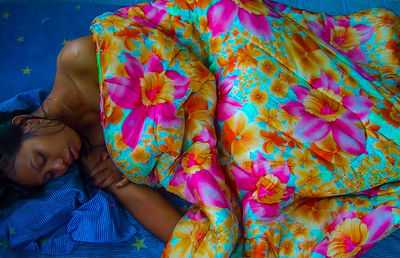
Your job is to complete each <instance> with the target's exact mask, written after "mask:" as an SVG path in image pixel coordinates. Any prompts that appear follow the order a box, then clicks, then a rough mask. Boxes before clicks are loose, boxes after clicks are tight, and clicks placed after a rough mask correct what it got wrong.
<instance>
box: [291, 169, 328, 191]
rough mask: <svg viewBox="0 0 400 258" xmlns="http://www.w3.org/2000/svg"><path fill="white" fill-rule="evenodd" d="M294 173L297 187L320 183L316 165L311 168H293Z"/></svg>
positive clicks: (312, 185)
mask: <svg viewBox="0 0 400 258" xmlns="http://www.w3.org/2000/svg"><path fill="white" fill-rule="evenodd" d="M295 175H296V176H297V180H296V186H297V187H308V188H312V187H314V186H318V185H319V184H321V183H322V178H321V177H320V170H319V169H318V168H316V167H313V168H311V169H303V168H297V169H295Z"/></svg>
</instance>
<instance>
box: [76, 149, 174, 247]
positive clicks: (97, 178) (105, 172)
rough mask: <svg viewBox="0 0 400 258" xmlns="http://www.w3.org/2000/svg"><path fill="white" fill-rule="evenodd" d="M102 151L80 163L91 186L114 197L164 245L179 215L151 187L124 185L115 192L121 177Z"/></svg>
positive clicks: (99, 150)
mask: <svg viewBox="0 0 400 258" xmlns="http://www.w3.org/2000/svg"><path fill="white" fill-rule="evenodd" d="M104 148H105V147H104ZM104 148H101V147H100V148H95V149H92V150H91V152H90V153H89V155H87V159H85V160H82V161H84V162H86V164H85V163H84V164H83V165H84V166H85V167H86V170H87V171H88V172H89V174H90V176H91V177H92V178H93V179H94V181H93V184H94V186H97V187H99V188H101V189H104V190H106V191H108V192H110V193H112V194H113V195H114V196H116V197H117V198H118V199H119V201H120V203H121V204H122V206H124V207H125V208H126V209H127V210H128V211H129V212H130V213H131V214H132V215H133V216H134V217H135V218H136V219H137V220H138V221H139V222H140V223H141V224H142V225H143V226H144V227H145V228H146V229H147V230H149V231H150V232H151V233H153V234H154V235H155V236H156V237H158V238H159V239H161V240H162V241H164V242H167V241H168V239H169V237H170V236H171V234H172V232H173V230H174V228H175V225H176V224H177V223H178V221H179V219H180V218H181V215H180V214H179V212H178V211H177V210H176V209H175V208H174V207H173V206H172V205H171V204H170V203H169V202H168V201H167V200H165V198H164V197H163V196H162V195H161V194H160V193H159V192H158V191H156V190H154V189H153V188H151V187H148V186H145V185H138V184H134V183H128V184H127V185H125V186H123V187H122V188H118V187H117V185H118V184H120V181H121V176H122V173H121V172H120V171H119V169H118V168H117V167H116V166H115V165H114V163H113V162H112V160H111V158H109V157H108V153H107V151H106V150H105V149H104ZM101 157H103V159H102V158H101ZM99 160H100V162H99ZM88 163H89V164H88Z"/></svg>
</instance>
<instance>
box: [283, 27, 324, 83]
mask: <svg viewBox="0 0 400 258" xmlns="http://www.w3.org/2000/svg"><path fill="white" fill-rule="evenodd" d="M284 46H285V48H286V50H287V52H288V55H289V58H290V59H291V60H292V61H293V62H294V63H295V64H296V70H297V71H298V72H300V74H304V75H306V76H309V75H311V74H318V73H320V69H321V68H328V67H329V57H328V56H327V55H326V54H325V53H324V52H323V51H322V50H321V49H320V47H319V46H318V45H317V44H316V43H315V42H314V40H312V39H311V38H310V37H309V36H304V37H303V36H302V35H300V34H298V33H294V34H293V35H290V36H289V35H288V36H286V37H285V39H284Z"/></svg>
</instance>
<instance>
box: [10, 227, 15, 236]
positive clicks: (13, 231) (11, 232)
mask: <svg viewBox="0 0 400 258" xmlns="http://www.w3.org/2000/svg"><path fill="white" fill-rule="evenodd" d="M9 229H10V234H11V235H15V228H13V227H10V228H9Z"/></svg>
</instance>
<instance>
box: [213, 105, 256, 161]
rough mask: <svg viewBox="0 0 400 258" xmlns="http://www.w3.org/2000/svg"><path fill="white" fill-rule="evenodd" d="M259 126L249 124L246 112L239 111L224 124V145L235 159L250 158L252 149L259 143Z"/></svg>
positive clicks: (222, 136)
mask: <svg viewBox="0 0 400 258" xmlns="http://www.w3.org/2000/svg"><path fill="white" fill-rule="evenodd" d="M257 132H258V128H257V126H256V125H255V124H254V123H251V124H249V123H248V119H247V117H246V115H245V114H243V113H239V112H238V113H237V114H236V115H235V116H233V117H231V118H229V119H228V120H227V121H226V122H225V123H224V125H223V129H222V135H221V138H222V145H223V146H224V147H225V148H226V150H227V151H228V153H229V154H231V155H232V156H233V158H234V159H237V160H239V161H240V160H243V159H248V158H249V155H250V151H251V150H252V149H253V148H255V147H256V146H257V145H258V142H259V137H258V133H257Z"/></svg>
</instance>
